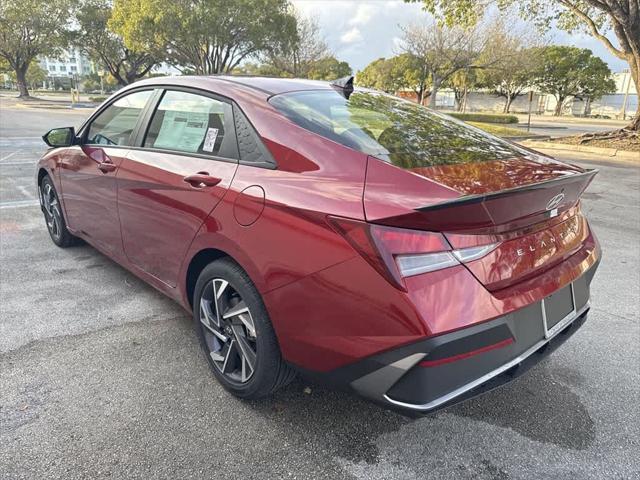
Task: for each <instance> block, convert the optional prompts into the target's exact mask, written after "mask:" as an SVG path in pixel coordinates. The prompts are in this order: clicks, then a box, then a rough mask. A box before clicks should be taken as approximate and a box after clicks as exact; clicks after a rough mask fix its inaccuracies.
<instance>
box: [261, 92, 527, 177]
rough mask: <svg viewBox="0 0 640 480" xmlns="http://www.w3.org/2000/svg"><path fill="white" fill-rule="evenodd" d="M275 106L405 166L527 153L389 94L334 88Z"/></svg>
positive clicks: (281, 98) (280, 98)
mask: <svg viewBox="0 0 640 480" xmlns="http://www.w3.org/2000/svg"><path fill="white" fill-rule="evenodd" d="M269 102H271V104H272V105H273V106H274V107H275V108H277V109H278V110H279V111H280V112H282V113H283V114H284V115H285V116H286V117H287V118H289V119H290V120H291V121H293V122H294V123H296V124H297V125H299V126H301V127H303V128H305V129H307V130H310V131H312V132H314V133H317V134H319V135H322V136H323V137H326V138H329V139H331V140H333V141H335V142H338V143H340V144H342V145H345V146H347V147H350V148H353V149H355V150H359V151H361V152H363V153H366V154H368V155H372V156H375V157H378V158H381V159H383V160H386V161H388V162H390V163H393V164H394V165H397V166H399V167H402V168H407V169H413V168H421V167H429V166H433V165H450V164H456V163H469V162H481V161H487V160H501V159H507V158H513V157H519V156H523V155H526V152H525V151H524V150H520V149H518V148H517V147H515V146H513V145H511V144H509V143H507V142H505V141H503V140H501V139H499V138H497V137H494V136H492V135H489V134H487V133H485V132H483V131H482V130H479V129H477V128H475V127H471V126H469V125H466V124H465V123H463V122H461V121H458V120H456V119H453V118H451V117H447V116H445V115H442V114H440V113H437V112H434V111H432V110H429V109H427V108H425V107H423V106H421V105H418V104H416V103H412V102H410V101H408V100H403V99H401V98H397V97H393V96H390V95H386V94H382V93H378V92H370V91H359V90H356V91H355V92H354V93H352V94H351V96H350V97H349V99H346V98H344V97H343V96H342V95H341V94H339V93H338V92H336V91H334V90H314V91H304V92H292V93H285V94H280V95H275V96H273V97H271V99H270V100H269Z"/></svg>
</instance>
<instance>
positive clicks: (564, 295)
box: [542, 283, 576, 338]
mask: <svg viewBox="0 0 640 480" xmlns="http://www.w3.org/2000/svg"><path fill="white" fill-rule="evenodd" d="M575 316H576V300H575V296H574V293H573V283H570V284H569V285H567V286H566V287H564V288H562V289H560V290H558V291H557V292H555V293H554V294H552V295H550V296H548V297H547V298H545V299H543V300H542V322H543V324H544V336H545V338H551V337H553V336H554V335H555V334H556V333H558V332H559V331H560V330H562V329H563V328H564V327H565V326H566V325H567V324H569V323H570V322H571V321H572V320H573V319H574V318H575Z"/></svg>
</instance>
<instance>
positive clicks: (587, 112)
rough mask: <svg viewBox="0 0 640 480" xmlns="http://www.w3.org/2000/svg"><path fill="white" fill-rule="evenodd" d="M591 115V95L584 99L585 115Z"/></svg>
mask: <svg viewBox="0 0 640 480" xmlns="http://www.w3.org/2000/svg"><path fill="white" fill-rule="evenodd" d="M589 115H591V97H587V98H586V99H585V101H584V116H585V117H588V116H589Z"/></svg>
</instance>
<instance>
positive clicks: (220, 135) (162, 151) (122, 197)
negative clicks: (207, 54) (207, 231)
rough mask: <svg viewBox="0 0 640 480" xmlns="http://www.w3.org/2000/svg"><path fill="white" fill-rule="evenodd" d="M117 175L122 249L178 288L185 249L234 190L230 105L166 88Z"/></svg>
mask: <svg viewBox="0 0 640 480" xmlns="http://www.w3.org/2000/svg"><path fill="white" fill-rule="evenodd" d="M137 143H138V146H137V147H136V148H132V149H131V150H130V151H129V152H128V153H127V155H126V158H124V159H123V161H122V163H121V164H120V168H119V170H118V211H119V214H120V225H121V230H122V242H123V246H124V251H125V254H126V256H127V258H128V259H129V261H130V262H132V263H133V264H134V265H135V266H137V267H138V268H140V269H142V270H144V271H145V272H147V273H149V274H151V275H153V276H154V277H156V278H157V279H159V280H161V281H163V282H164V283H166V284H168V285H171V286H175V285H176V282H177V277H178V272H179V269H180V265H181V262H182V259H183V258H184V255H185V252H186V250H187V248H188V247H189V245H190V243H191V241H192V240H193V238H194V236H195V235H196V233H197V231H198V229H199V228H200V226H201V225H202V223H203V222H204V220H205V219H206V218H207V216H208V215H209V214H210V213H211V211H212V210H213V209H214V207H215V206H216V205H217V204H218V202H219V201H220V200H221V199H222V197H223V196H224V194H225V192H226V191H227V189H228V188H229V186H230V184H231V181H232V180H233V176H234V174H235V172H236V169H237V166H238V144H237V140H236V135H235V128H234V122H233V111H232V106H231V104H230V103H229V102H228V101H226V100H224V99H221V98H218V97H216V96H214V95H211V96H209V95H206V94H202V93H194V92H192V91H188V90H177V89H175V90H174V89H168V90H166V91H165V92H164V94H163V95H162V97H161V98H160V99H159V101H158V103H157V106H156V107H155V110H154V111H153V114H152V116H151V118H150V121H149V125H148V128H147V130H146V132H143V133H142V134H141V136H140V138H139V140H138V142H137Z"/></svg>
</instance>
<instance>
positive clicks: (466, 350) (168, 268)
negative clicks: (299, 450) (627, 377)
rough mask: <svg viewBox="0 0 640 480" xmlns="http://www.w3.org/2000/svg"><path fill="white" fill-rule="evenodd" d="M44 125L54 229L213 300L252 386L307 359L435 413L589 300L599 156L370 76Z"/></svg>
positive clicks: (231, 372)
mask: <svg viewBox="0 0 640 480" xmlns="http://www.w3.org/2000/svg"><path fill="white" fill-rule="evenodd" d="M44 140H45V141H46V142H47V144H48V145H49V146H51V147H52V148H51V149H50V150H49V151H47V153H46V154H45V155H44V157H43V158H42V159H41V160H40V162H39V163H38V169H37V182H38V189H39V192H40V199H41V204H42V211H43V212H44V217H45V220H46V223H47V227H48V229H49V233H50V235H51V238H52V240H53V242H54V243H55V244H56V245H58V246H60V247H68V246H70V245H72V244H74V243H76V241H77V239H78V238H81V239H83V240H86V241H87V242H88V243H89V244H91V245H93V246H94V247H95V248H97V249H98V250H100V251H101V252H103V253H104V254H105V255H107V256H109V257H111V258H112V259H114V260H115V261H116V262H118V263H119V264H121V265H123V266H124V267H126V268H127V269H129V270H130V271H131V272H133V273H134V274H136V275H137V276H139V277H140V278H142V279H143V280H145V281H146V282H148V283H149V284H151V285H152V286H154V287H155V288H157V289H158V290H160V291H161V292H163V293H165V294H166V295H168V296H169V297H171V298H173V299H175V300H176V301H178V302H179V303H180V304H181V305H182V306H183V307H184V308H186V309H187V310H189V311H191V312H193V318H194V321H195V322H196V325H197V331H198V334H199V336H200V340H201V343H202V347H203V349H204V351H205V352H206V357H207V359H208V361H209V363H210V365H211V367H212V370H213V373H214V374H215V376H216V377H217V379H218V380H219V381H220V383H221V384H222V385H223V386H224V387H225V388H226V389H227V390H229V391H230V392H232V393H233V394H235V395H237V396H239V397H242V398H256V397H260V396H264V395H268V394H270V393H271V392H273V391H275V390H276V389H278V388H279V387H282V386H283V385H285V384H287V383H288V382H289V381H290V380H291V379H292V378H293V376H294V374H295V372H302V373H304V374H305V375H307V376H311V377H313V378H316V379H320V380H323V381H326V382H329V383H331V384H332V385H334V386H337V387H344V388H347V389H349V390H351V391H355V392H357V393H358V394H360V395H362V396H364V397H366V398H368V399H370V400H372V401H375V402H378V403H380V404H382V405H384V406H386V407H388V408H392V409H397V410H401V411H403V412H404V413H408V414H411V413H415V414H419V413H426V412H430V411H433V410H435V409H437V408H440V407H443V406H446V405H449V404H452V403H454V402H457V401H460V400H462V399H464V398H467V397H469V396H471V395H475V394H477V393H479V392H481V391H485V390H487V389H490V388H493V387H495V386H497V385H500V384H502V383H505V382H506V381H508V380H510V379H512V378H514V377H515V376H517V375H519V374H520V373H522V372H523V371H525V370H527V369H528V368H529V367H530V366H532V365H533V364H535V363H537V362H538V361H539V360H540V359H541V358H543V357H544V356H545V355H546V354H547V353H549V352H550V351H551V350H553V349H554V348H555V347H556V346H558V345H559V344H561V343H562V342H564V341H565V340H566V339H567V338H568V337H569V336H570V335H571V334H572V333H573V332H574V331H576V329H577V328H579V327H580V326H581V325H582V323H583V322H584V320H585V318H586V315H587V311H588V309H589V284H590V282H591V280H592V278H593V275H594V273H595V271H596V268H597V265H598V262H599V258H600V255H601V254H600V247H599V244H598V242H597V240H596V238H595V236H594V234H593V232H592V231H591V230H590V228H589V226H588V224H587V220H586V219H585V217H584V215H583V212H582V211H581V207H580V201H579V199H580V196H581V194H582V192H583V191H584V190H585V188H586V187H587V186H588V185H589V183H590V182H591V180H592V179H593V177H594V175H595V173H596V172H595V171H592V170H591V171H589V170H584V169H582V168H580V167H578V166H574V165H568V164H565V163H561V162H558V161H556V160H553V159H552V158H549V157H546V156H543V155H541V154H538V153H535V152H533V151H530V150H525V149H524V148H522V147H520V146H517V145H515V144H513V143H510V142H507V141H505V140H501V139H499V138H497V137H494V136H491V135H488V134H486V133H484V132H482V131H481V130H478V129H476V128H473V127H470V126H468V125H465V124H464V123H462V122H459V121H457V120H454V119H452V118H449V117H447V116H445V115H442V114H439V113H437V112H434V111H431V110H429V109H427V108H424V107H422V106H419V105H417V104H415V103H412V102H409V101H406V100H402V99H399V98H396V97H393V96H389V95H386V94H383V93H379V92H375V91H371V90H366V89H359V88H355V89H354V87H353V84H352V80H342V81H339V82H335V83H326V82H316V81H306V80H293V79H286V80H285V79H271V78H252V77H229V76H214V77H175V78H154V79H150V80H144V81H141V82H137V83H135V84H134V85H131V86H129V87H127V88H124V89H122V90H120V91H119V92H117V93H116V94H115V95H114V96H112V97H111V98H109V99H108V100H107V101H106V102H105V103H104V104H102V106H101V107H100V108H98V109H97V111H96V112H95V113H94V114H93V115H92V116H91V118H90V119H89V120H87V121H86V122H85V123H84V125H82V127H81V128H80V129H79V131H77V132H76V131H74V129H73V128H62V129H54V130H51V131H50V132H49V133H47V134H46V135H45V136H44ZM96 288H99V286H96ZM159 368H162V365H159Z"/></svg>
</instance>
